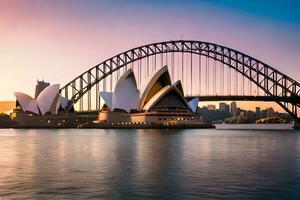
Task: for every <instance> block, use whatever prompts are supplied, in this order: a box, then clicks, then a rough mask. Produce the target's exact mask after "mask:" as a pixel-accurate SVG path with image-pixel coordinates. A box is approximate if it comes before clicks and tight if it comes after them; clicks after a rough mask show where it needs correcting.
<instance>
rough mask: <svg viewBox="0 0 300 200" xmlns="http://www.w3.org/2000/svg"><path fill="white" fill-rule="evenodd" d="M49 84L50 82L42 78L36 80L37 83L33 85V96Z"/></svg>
mask: <svg viewBox="0 0 300 200" xmlns="http://www.w3.org/2000/svg"><path fill="white" fill-rule="evenodd" d="M49 85H50V83H48V82H45V81H44V80H42V81H39V80H37V84H36V86H35V94H34V98H35V99H36V98H37V97H38V96H39V94H40V93H41V92H42V91H43V90H44V89H45V88H46V87H48V86H49Z"/></svg>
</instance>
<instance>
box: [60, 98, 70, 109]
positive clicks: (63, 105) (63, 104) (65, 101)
mask: <svg viewBox="0 0 300 200" xmlns="http://www.w3.org/2000/svg"><path fill="white" fill-rule="evenodd" d="M59 98H60V100H59V102H60V106H61V108H62V109H65V108H66V107H67V106H68V103H69V101H71V100H70V99H67V98H65V97H63V96H61V95H60V96H59Z"/></svg>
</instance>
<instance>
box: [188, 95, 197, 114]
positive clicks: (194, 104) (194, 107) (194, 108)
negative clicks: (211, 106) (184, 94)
mask: <svg viewBox="0 0 300 200" xmlns="http://www.w3.org/2000/svg"><path fill="white" fill-rule="evenodd" d="M198 103H199V98H198V97H196V98H193V99H192V100H190V101H189V102H188V104H189V106H190V108H191V110H192V111H193V113H195V112H196V111H197V107H198Z"/></svg>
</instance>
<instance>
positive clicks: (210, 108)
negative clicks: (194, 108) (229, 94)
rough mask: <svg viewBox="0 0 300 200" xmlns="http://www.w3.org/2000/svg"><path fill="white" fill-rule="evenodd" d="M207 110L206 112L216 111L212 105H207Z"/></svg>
mask: <svg viewBox="0 0 300 200" xmlns="http://www.w3.org/2000/svg"><path fill="white" fill-rule="evenodd" d="M207 109H208V110H216V105H212V104H210V105H207Z"/></svg>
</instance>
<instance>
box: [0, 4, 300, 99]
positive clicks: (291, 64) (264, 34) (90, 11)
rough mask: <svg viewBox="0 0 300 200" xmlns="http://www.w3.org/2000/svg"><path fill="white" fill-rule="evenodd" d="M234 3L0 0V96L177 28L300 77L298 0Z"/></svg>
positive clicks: (176, 35) (59, 79)
mask: <svg viewBox="0 0 300 200" xmlns="http://www.w3.org/2000/svg"><path fill="white" fill-rule="evenodd" d="M239 2H240V3H239V4H238V3H233V1H224V0H217V1H168V0H167V1H92V0H91V1H71V0H63V1H59V0H51V1H50V0H49V1H46V0H45V1H39V0H35V1H34V0H26V1H25V0H18V1H14V0H4V1H1V4H0V33H1V34H0V44H1V45H0V69H1V79H0V100H13V99H14V96H13V92H14V91H23V92H27V93H29V94H33V91H34V85H35V82H36V79H43V78H44V79H45V80H47V81H50V82H51V83H53V84H54V83H60V84H62V85H63V84H64V83H66V82H68V81H70V80H71V79H73V78H74V77H75V76H77V75H79V74H81V73H82V72H83V71H85V70H87V69H89V68H90V67H92V66H94V65H95V64H97V63H99V62H101V61H103V60H104V59H106V58H108V57H111V56H113V55H115V54H117V53H120V52H123V51H125V50H127V49H129V48H133V47H136V46H139V45H143V44H147V43H151V42H157V41H164V40H176V39H181V35H183V39H193V40H201V41H209V42H213V43H217V44H221V45H225V46H228V47H231V48H233V49H237V50H240V51H242V52H244V53H246V54H249V55H251V56H253V57H255V58H257V59H259V60H261V61H264V62H266V63H267V64H269V65H271V66H273V67H275V68H276V69H278V70H280V71H282V72H283V73H286V74H287V75H289V76H291V77H292V78H294V79H296V80H298V81H300V65H299V61H300V37H299V35H300V16H299V15H300V14H299V12H298V11H297V10H300V5H299V3H298V1H269V0H266V1H257V0H254V1H253V3H249V1H246V0H241V1H239ZM251 2H252V1H251Z"/></svg>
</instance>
